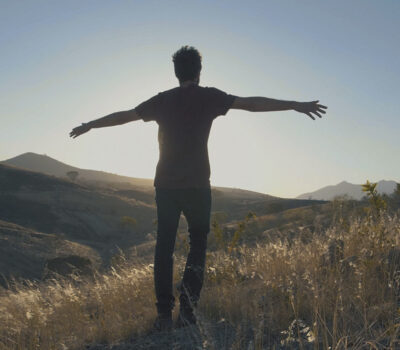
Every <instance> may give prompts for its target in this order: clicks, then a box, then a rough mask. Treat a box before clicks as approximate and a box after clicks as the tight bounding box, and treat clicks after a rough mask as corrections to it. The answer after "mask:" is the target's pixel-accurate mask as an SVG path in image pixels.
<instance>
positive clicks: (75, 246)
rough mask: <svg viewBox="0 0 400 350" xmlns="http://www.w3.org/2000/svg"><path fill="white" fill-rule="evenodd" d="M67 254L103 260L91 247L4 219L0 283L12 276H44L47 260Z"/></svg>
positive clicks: (0, 234) (0, 223)
mask: <svg viewBox="0 0 400 350" xmlns="http://www.w3.org/2000/svg"><path fill="white" fill-rule="evenodd" d="M67 255H79V256H82V257H87V258H89V259H90V260H91V261H92V262H93V263H94V265H95V266H97V265H99V263H100V257H99V256H98V254H97V253H96V251H95V250H93V249H91V248H89V247H88V246H85V245H82V244H79V243H75V242H71V241H68V240H65V239H62V238H61V237H59V236H57V235H54V234H53V235H51V234H46V233H42V232H38V231H35V230H32V229H29V228H26V227H22V226H20V225H16V224H13V223H10V222H6V221H2V220H0V271H1V278H0V284H1V282H2V281H3V282H4V279H5V280H9V279H10V277H11V276H13V277H15V278H17V279H19V278H23V279H40V278H41V277H42V272H43V269H44V266H45V262H46V260H47V259H52V258H55V257H58V256H67Z"/></svg>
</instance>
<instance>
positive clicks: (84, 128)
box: [69, 109, 140, 138]
mask: <svg viewBox="0 0 400 350" xmlns="http://www.w3.org/2000/svg"><path fill="white" fill-rule="evenodd" d="M139 119H140V117H139V114H137V113H136V111H135V110H134V109H131V110H128V111H121V112H115V113H111V114H109V115H106V116H105V117H102V118H99V119H95V120H92V121H90V122H89V123H82V125H80V126H77V127H76V128H74V129H72V131H71V132H70V133H69V136H70V137H72V138H75V137H78V136H80V135H82V134H84V133H86V132H88V131H89V130H90V129H93V128H104V127H106V126H115V125H121V124H125V123H129V122H132V121H134V120H139Z"/></svg>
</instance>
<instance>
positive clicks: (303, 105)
mask: <svg viewBox="0 0 400 350" xmlns="http://www.w3.org/2000/svg"><path fill="white" fill-rule="evenodd" d="M318 102H319V101H311V102H295V105H294V107H293V109H294V110H295V111H297V112H300V113H304V114H307V115H308V116H309V117H310V118H311V119H313V120H315V117H314V115H313V114H315V115H316V116H318V117H319V118H322V115H321V114H320V113H322V114H325V113H326V111H324V109H327V108H328V107H326V106H324V105H320V104H318Z"/></svg>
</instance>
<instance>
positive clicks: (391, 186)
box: [296, 180, 397, 201]
mask: <svg viewBox="0 0 400 350" xmlns="http://www.w3.org/2000/svg"><path fill="white" fill-rule="evenodd" d="M377 183H378V184H377V186H376V189H377V191H378V192H379V193H381V194H383V193H385V194H391V193H393V191H394V190H395V189H396V185H397V182H396V181H393V180H380V181H378V182H377ZM344 195H346V196H348V197H350V198H353V199H356V200H360V199H362V197H363V196H365V193H364V192H363V191H362V184H353V183H350V182H347V181H345V180H344V181H341V182H339V183H338V184H336V185H328V186H324V187H322V188H320V189H318V190H315V191H312V192H307V193H303V194H301V195H299V196H297V197H296V199H317V200H326V201H329V200H332V199H334V198H335V197H337V196H344Z"/></svg>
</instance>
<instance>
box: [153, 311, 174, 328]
mask: <svg viewBox="0 0 400 350" xmlns="http://www.w3.org/2000/svg"><path fill="white" fill-rule="evenodd" d="M172 328H173V322H172V316H170V315H168V316H164V315H158V316H157V318H156V320H155V321H154V324H153V330H154V331H156V332H168V331H171V330H172Z"/></svg>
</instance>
